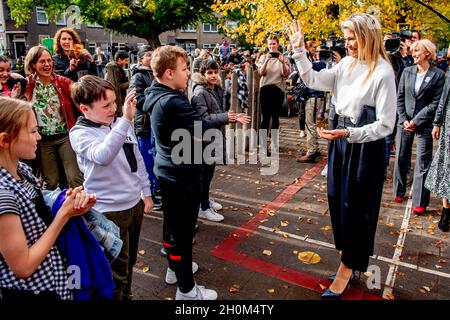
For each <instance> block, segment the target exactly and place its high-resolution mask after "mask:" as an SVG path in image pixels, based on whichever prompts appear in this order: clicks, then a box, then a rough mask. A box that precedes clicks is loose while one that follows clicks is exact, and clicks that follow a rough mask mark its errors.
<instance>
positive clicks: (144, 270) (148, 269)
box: [142, 267, 150, 273]
mask: <svg viewBox="0 0 450 320" xmlns="http://www.w3.org/2000/svg"><path fill="white" fill-rule="evenodd" d="M149 271H150V268H149V267H144V268H142V272H146V273H147V272H149Z"/></svg>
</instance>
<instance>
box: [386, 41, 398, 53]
mask: <svg viewBox="0 0 450 320" xmlns="http://www.w3.org/2000/svg"><path fill="white" fill-rule="evenodd" d="M384 48H385V49H386V51H387V52H389V53H394V52H396V51H397V50H398V49H400V38H393V39H386V40H385V41H384Z"/></svg>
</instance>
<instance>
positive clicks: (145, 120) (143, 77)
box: [128, 66, 155, 136]
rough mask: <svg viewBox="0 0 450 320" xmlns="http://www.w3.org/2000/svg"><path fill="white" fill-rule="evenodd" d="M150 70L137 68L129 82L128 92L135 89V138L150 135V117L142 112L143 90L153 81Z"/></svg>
mask: <svg viewBox="0 0 450 320" xmlns="http://www.w3.org/2000/svg"><path fill="white" fill-rule="evenodd" d="M154 79H155V78H154V77H153V72H152V69H150V68H148V67H144V66H139V67H137V68H136V69H135V70H134V72H133V76H132V77H131V80H130V86H129V87H128V92H129V91H130V90H132V89H133V88H136V100H137V105H136V115H135V117H134V131H135V132H136V135H137V136H147V135H149V134H150V128H151V126H150V115H149V114H148V113H146V112H144V111H143V109H142V108H143V107H144V102H145V89H147V88H150V87H151V85H152V83H153V80H154Z"/></svg>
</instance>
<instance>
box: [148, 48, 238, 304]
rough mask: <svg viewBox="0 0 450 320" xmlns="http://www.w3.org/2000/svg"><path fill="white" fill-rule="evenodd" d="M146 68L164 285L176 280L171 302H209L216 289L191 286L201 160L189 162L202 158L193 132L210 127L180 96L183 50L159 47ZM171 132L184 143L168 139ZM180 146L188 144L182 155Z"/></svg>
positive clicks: (184, 63) (183, 86)
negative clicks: (149, 75)
mask: <svg viewBox="0 0 450 320" xmlns="http://www.w3.org/2000/svg"><path fill="white" fill-rule="evenodd" d="M151 67H152V70H153V74H154V76H155V78H156V81H155V82H154V83H153V85H152V87H150V88H149V89H147V90H146V100H145V103H144V111H145V112H148V113H150V114H151V126H152V131H153V133H154V135H155V139H156V150H157V153H156V158H155V167H154V170H155V174H156V176H157V177H158V181H159V185H160V187H161V192H162V199H163V214H164V222H163V245H164V246H165V248H166V251H167V259H168V261H169V268H168V269H167V273H166V282H167V283H175V282H178V290H177V293H176V299H177V300H215V299H217V292H216V291H214V290H209V289H205V288H204V287H202V286H198V285H196V283H195V281H194V277H193V273H194V272H196V271H197V269H198V265H197V264H196V263H193V262H192V239H193V237H194V232H195V231H194V228H195V223H196V221H197V215H198V211H199V205H200V191H201V172H202V162H201V161H200V163H198V161H192V160H195V158H197V157H198V156H199V157H200V160H201V157H202V155H201V154H199V153H200V152H202V141H201V139H202V137H194V132H195V133H196V132H197V131H198V129H199V128H198V127H197V128H196V129H194V128H195V126H197V125H200V134H201V133H202V129H203V130H205V129H207V128H209V127H211V123H210V122H209V121H207V120H203V119H202V117H201V116H200V115H199V114H198V113H197V112H196V110H194V109H193V108H192V106H191V104H190V103H189V100H188V98H187V97H186V95H185V94H184V93H183V91H184V90H185V89H186V87H187V82H188V79H189V74H190V72H189V69H188V67H187V53H186V51H184V50H183V49H181V48H179V47H175V46H162V47H159V48H158V49H156V50H155V51H154V52H153V56H152V62H151ZM235 120H236V114H234V113H230V114H229V117H228V118H227V119H226V121H223V122H221V124H226V123H228V121H235ZM174 133H175V134H178V133H181V134H182V136H183V137H186V138H187V140H189V141H184V140H182V141H181V143H180V141H173V140H172V135H173V134H174ZM180 145H183V146H184V145H186V146H188V150H186V149H183V150H182V155H180V153H181V152H180V150H178V149H179V146H180ZM198 148H200V150H198ZM195 151H197V154H196V152H195ZM199 151H200V152H199ZM180 158H181V161H180ZM197 160H198V159H197Z"/></svg>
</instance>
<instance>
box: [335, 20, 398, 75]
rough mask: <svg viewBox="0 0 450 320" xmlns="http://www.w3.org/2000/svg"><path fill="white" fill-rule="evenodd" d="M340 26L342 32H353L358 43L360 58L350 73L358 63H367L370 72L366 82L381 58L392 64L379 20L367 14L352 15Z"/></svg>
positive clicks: (353, 64)
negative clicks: (385, 47)
mask: <svg viewBox="0 0 450 320" xmlns="http://www.w3.org/2000/svg"><path fill="white" fill-rule="evenodd" d="M340 26H341V29H342V30H344V29H347V30H349V31H352V32H353V33H354V34H355V37H356V41H357V43H358V57H357V59H356V60H355V61H354V62H353V63H352V64H351V65H350V67H349V72H352V71H353V69H354V68H355V66H356V64H357V63H358V62H360V61H365V62H367V63H368V64H369V72H368V74H367V76H366V78H365V79H364V82H365V81H367V80H368V79H369V78H370V76H371V75H372V73H373V72H374V70H375V68H376V66H377V62H378V58H379V57H380V56H381V57H382V58H383V59H384V60H386V62H388V63H389V64H390V63H391V62H390V59H389V56H388V54H387V52H386V50H385V49H384V45H383V37H382V34H381V24H380V22H379V21H378V19H377V18H375V17H374V16H372V15H370V14H367V13H359V14H352V15H351V16H350V17H348V18H347V19H345V20H344V21H341V23H340Z"/></svg>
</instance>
